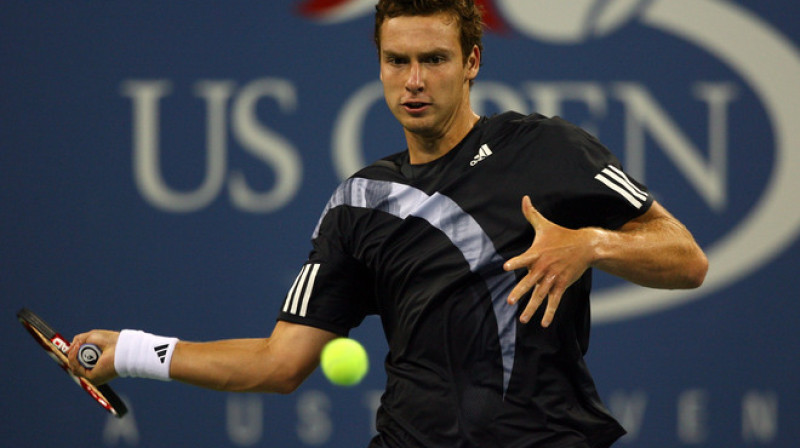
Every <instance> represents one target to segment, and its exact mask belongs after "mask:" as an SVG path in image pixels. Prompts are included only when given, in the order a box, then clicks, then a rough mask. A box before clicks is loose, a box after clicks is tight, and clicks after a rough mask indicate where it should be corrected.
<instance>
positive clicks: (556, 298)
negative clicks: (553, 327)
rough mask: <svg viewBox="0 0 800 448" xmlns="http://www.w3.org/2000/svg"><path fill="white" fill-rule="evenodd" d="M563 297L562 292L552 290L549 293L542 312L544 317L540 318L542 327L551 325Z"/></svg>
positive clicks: (561, 290) (557, 289) (560, 290)
mask: <svg viewBox="0 0 800 448" xmlns="http://www.w3.org/2000/svg"><path fill="white" fill-rule="evenodd" d="M563 295H564V290H563V289H560V288H554V289H552V290H551V291H550V294H549V295H548V297H547V308H546V309H545V310H544V317H542V327H544V328H547V327H549V326H550V324H551V323H553V319H554V318H555V316H556V310H557V309H558V305H559V304H561V297H563Z"/></svg>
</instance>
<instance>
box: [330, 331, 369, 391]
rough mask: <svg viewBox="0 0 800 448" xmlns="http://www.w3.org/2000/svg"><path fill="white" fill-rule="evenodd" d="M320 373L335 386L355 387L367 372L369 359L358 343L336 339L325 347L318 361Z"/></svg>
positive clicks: (345, 339) (348, 339)
mask: <svg viewBox="0 0 800 448" xmlns="http://www.w3.org/2000/svg"><path fill="white" fill-rule="evenodd" d="M320 362H321V364H322V372H323V373H324V374H325V376H326V377H327V378H328V380H329V381H330V382H331V383H333V384H336V385H337V386H355V385H356V384H358V383H360V382H361V380H362V379H363V378H364V376H365V375H366V374H367V371H368V370H369V358H368V356H367V351H366V350H364V346H362V345H361V344H360V343H359V342H358V341H356V340H354V339H350V338H336V339H334V340H332V341H330V342H328V343H327V344H326V345H325V348H323V349H322V356H321V359H320Z"/></svg>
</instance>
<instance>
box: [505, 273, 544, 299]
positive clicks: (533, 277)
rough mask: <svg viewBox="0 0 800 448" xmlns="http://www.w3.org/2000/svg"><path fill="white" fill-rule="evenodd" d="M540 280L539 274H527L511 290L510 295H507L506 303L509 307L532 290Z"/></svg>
mask: <svg viewBox="0 0 800 448" xmlns="http://www.w3.org/2000/svg"><path fill="white" fill-rule="evenodd" d="M540 278H541V274H540V273H539V272H536V271H530V272H528V275H526V276H525V277H522V280H520V281H519V282H518V283H517V285H516V286H514V289H512V290H511V293H510V294H509V295H508V303H509V305H514V304H516V303H517V302H518V301H519V299H520V298H522V296H524V295H525V294H526V293H527V292H528V291H530V290H531V288H533V287H534V286H535V285H536V283H537V282H538V281H539V279H540Z"/></svg>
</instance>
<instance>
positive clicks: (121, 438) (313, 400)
mask: <svg viewBox="0 0 800 448" xmlns="http://www.w3.org/2000/svg"><path fill="white" fill-rule="evenodd" d="M359 393H361V394H362V395H361V400H360V401H361V403H362V404H363V405H364V406H363V409H362V411H363V412H361V413H356V412H355V408H353V407H349V408H346V409H345V408H342V407H341V406H337V405H336V403H335V402H334V400H333V399H332V398H331V396H330V395H329V394H328V393H327V392H325V391H324V390H309V391H305V392H302V393H298V394H297V395H296V397H295V400H296V401H295V409H296V411H297V414H296V416H297V423H296V435H297V438H298V439H299V440H300V442H301V444H302V445H303V446H320V445H324V444H327V443H330V442H332V441H334V440H339V441H341V440H342V439H343V438H344V439H350V440H352V439H357V440H369V439H370V438H372V437H373V436H374V435H375V434H376V433H377V431H376V429H375V415H376V413H377V411H378V407H379V406H380V399H381V395H382V394H383V391H382V390H378V389H368V390H363V391H359ZM657 396H658V397H661V396H660V395H657ZM778 396H779V394H778V392H777V391H774V390H750V391H747V392H745V393H744V395H743V396H742V398H741V412H742V413H741V427H742V432H741V440H742V441H744V442H748V443H760V444H769V443H772V442H774V441H776V439H777V438H778V435H779V434H778V420H779V417H780V415H779V409H778ZM263 397H264V395H259V394H244V395H242V394H229V395H228V398H227V403H226V409H225V413H226V419H225V422H226V423H225V430H226V431H227V434H228V439H229V440H230V441H231V443H232V444H234V445H236V446H254V445H258V444H259V442H261V441H262V440H263V439H264V425H265V423H264V421H265V420H264V419H265V415H264V402H263V400H264V399H263ZM654 397H655V396H653V395H652V394H650V393H648V392H647V391H645V390H642V389H636V390H622V389H619V390H614V391H612V392H611V393H610V395H609V396H608V400H607V403H608V409H609V411H610V412H611V414H612V415H613V416H614V417H615V418H616V419H617V420H618V421H619V422H620V424H621V425H622V426H623V427H624V428H625V430H626V431H627V432H628V434H627V435H625V437H624V438H623V439H622V441H623V442H627V443H630V442H634V441H641V440H652V439H653V438H654V437H656V436H655V435H653V434H648V432H647V428H652V427H654V426H653V425H649V424H646V422H647V416H648V407H649V406H651V404H652V407H653V408H654V409H659V410H660V412H663V411H664V409H666V408H667V404H668V403H664V402H663V401H659V402H656V401H658V400H655V399H654ZM661 398H663V397H661ZM674 399H675V402H674V403H673V404H674V410H675V412H676V416H677V420H676V427H675V430H676V436H677V439H678V440H679V441H680V442H681V444H682V445H685V446H695V445H701V444H704V443H711V442H714V441H719V440H722V439H721V438H722V437H724V438H725V439H726V440H728V441H729V442H730V441H731V440H732V439H731V437H733V435H732V434H730V433H729V432H726V433H725V434H721V433H719V432H718V433H714V431H713V427H712V426H710V425H709V417H710V416H711V415H712V411H714V410H715V411H716V412H714V413H713V414H718V413H722V412H726V410H721V409H719V407H718V406H717V407H714V402H713V401H712V400H710V399H709V393H708V391H707V390H706V389H700V388H693V389H686V390H683V391H680V392H679V393H677V395H676V396H675V398H674ZM126 403H128V401H127V400H126ZM128 409H129V410H130V409H131V406H130V405H128ZM653 418H655V417H653ZM659 418H662V417H659ZM340 419H346V420H347V421H348V424H347V427H348V428H352V427H353V426H354V424H353V423H352V422H353V420H354V419H355V420H358V419H367V420H368V421H369V422H371V424H370V425H369V426H368V427H369V431H368V432H367V431H365V433H364V434H362V435H359V434H348V435H342V434H341V433H337V432H336V430H335V422H337V421H339V420H340ZM282 422H284V424H283V426H280V427H276V426H274V423H275V422H274V421H273V420H272V419H268V420H267V421H266V425H267V427H268V428H270V431H272V432H274V433H277V432H282V431H284V429H286V426H285V422H286V420H285V419H283V420H282ZM365 426H366V425H365ZM661 436H662V435H658V437H661ZM103 440H104V442H105V444H106V445H108V446H118V445H119V444H120V443H122V442H124V443H126V444H128V445H130V446H135V445H138V442H139V432H138V429H137V427H136V419H135V418H134V417H133V415H132V414H131V415H128V416H126V417H125V418H124V419H117V418H113V417H109V419H108V421H107V423H106V428H105V431H104V435H103Z"/></svg>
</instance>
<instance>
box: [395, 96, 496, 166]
mask: <svg viewBox="0 0 800 448" xmlns="http://www.w3.org/2000/svg"><path fill="white" fill-rule="evenodd" d="M479 119H480V116H478V115H477V114H476V113H475V112H473V111H472V110H471V109H470V110H469V111H468V114H465V115H464V117H463V118H461V119H460V120H456V121H455V122H454V123H453V124H452V125H451V126H450V127H449V128H448V129H447V130H446V132H443V133H442V134H440V135H423V134H417V133H413V132H410V131H408V130H405V135H406V143H407V144H408V155H409V162H410V163H411V164H412V165H417V164H422V163H428V162H432V161H434V160H436V159H438V158H440V157H442V156H444V155H445V154H447V153H448V152H450V150H452V149H453V148H454V147H455V146H456V145H457V144H458V143H459V142H460V141H461V140H463V139H464V137H465V136H466V135H467V134H468V133H469V131H470V130H472V127H473V126H475V123H477V122H478V120H479Z"/></svg>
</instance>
